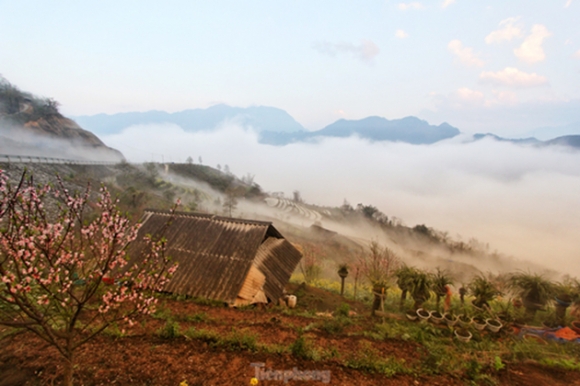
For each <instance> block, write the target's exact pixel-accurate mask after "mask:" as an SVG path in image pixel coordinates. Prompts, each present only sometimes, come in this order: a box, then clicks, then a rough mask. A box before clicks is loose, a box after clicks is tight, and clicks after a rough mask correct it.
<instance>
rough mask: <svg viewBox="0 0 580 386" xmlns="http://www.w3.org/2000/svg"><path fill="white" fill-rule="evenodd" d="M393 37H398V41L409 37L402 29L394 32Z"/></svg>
mask: <svg viewBox="0 0 580 386" xmlns="http://www.w3.org/2000/svg"><path fill="white" fill-rule="evenodd" d="M395 36H396V37H398V38H399V39H405V38H408V37H409V34H408V33H406V32H405V31H403V30H402V29H398V30H397V32H395Z"/></svg>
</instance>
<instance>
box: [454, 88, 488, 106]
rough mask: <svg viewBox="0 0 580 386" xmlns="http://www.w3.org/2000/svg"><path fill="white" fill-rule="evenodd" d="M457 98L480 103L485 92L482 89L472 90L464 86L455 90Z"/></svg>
mask: <svg viewBox="0 0 580 386" xmlns="http://www.w3.org/2000/svg"><path fill="white" fill-rule="evenodd" d="M455 95H456V96H457V98H459V99H460V100H462V101H465V102H470V103H476V104H480V103H481V102H482V101H483V100H484V96H483V93H482V92H480V91H475V90H471V89H469V88H467V87H462V88H460V89H458V90H457V91H456V92H455Z"/></svg>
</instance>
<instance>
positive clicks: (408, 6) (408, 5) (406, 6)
mask: <svg viewBox="0 0 580 386" xmlns="http://www.w3.org/2000/svg"><path fill="white" fill-rule="evenodd" d="M398 7H399V9H400V10H401V11H406V10H408V9H424V8H425V7H424V6H423V4H421V3H419V2H411V3H399V5H398Z"/></svg>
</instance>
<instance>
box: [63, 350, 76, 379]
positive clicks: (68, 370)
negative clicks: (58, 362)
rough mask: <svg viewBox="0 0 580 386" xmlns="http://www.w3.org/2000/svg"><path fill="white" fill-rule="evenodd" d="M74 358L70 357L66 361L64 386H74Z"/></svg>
mask: <svg viewBox="0 0 580 386" xmlns="http://www.w3.org/2000/svg"><path fill="white" fill-rule="evenodd" d="M73 371H74V368H73V356H72V354H70V355H69V358H65V361H64V379H63V383H62V384H63V386H73Z"/></svg>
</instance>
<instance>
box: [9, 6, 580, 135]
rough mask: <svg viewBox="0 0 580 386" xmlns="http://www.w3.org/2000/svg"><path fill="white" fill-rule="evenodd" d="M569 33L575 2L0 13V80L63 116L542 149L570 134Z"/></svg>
mask: <svg viewBox="0 0 580 386" xmlns="http://www.w3.org/2000/svg"><path fill="white" fill-rule="evenodd" d="M578 25H580V0H537V1H533V2H531V1H529V0H528V1H525V0H519V1H518V0H510V1H505V0H479V1H473V0H470V1H468V0H424V1H411V2H408V1H407V2H401V1H388V0H381V1H356V2H353V1H340V0H337V1H332V2H322V1H301V0H298V1H291V2H290V1H287V2H282V1H251V2H249V1H236V0H231V1H222V0H217V1H211V2H210V1H177V0H173V1H171V0H170V1H163V2H161V1H148V0H123V1H118V0H115V1H107V0H102V1H74V0H55V1H50V2H47V1H42V0H0V74H2V75H3V76H4V77H5V78H7V79H8V80H9V81H10V82H12V83H13V84H15V85H17V86H18V87H20V88H21V89H23V90H27V91H31V92H33V93H35V94H39V95H42V96H48V97H52V98H54V99H56V100H58V101H59V102H60V103H61V104H62V106H61V111H62V112H63V113H64V114H65V115H70V116H79V115H92V114H97V113H108V114H112V113H117V112H125V111H147V110H152V109H155V110H165V111H169V112H175V111H181V110H184V109H189V108H206V107H209V106H212V105H214V104H217V103H226V104H229V105H232V106H239V107H247V106H253V105H263V106H274V107H278V108H281V109H284V110H286V111H287V112H288V113H289V114H290V115H292V116H293V117H294V118H295V119H296V120H297V121H298V122H300V123H301V124H302V125H303V126H304V127H305V128H306V129H308V130H317V129H320V128H322V127H324V126H326V125H328V124H330V123H332V122H334V121H336V120H337V119H340V118H346V119H361V118H364V117H367V116H371V115H378V116H382V117H385V118H387V119H397V118H402V117H405V116H409V115H414V116H418V117H420V118H423V119H426V120H428V121H429V122H430V123H433V124H439V123H442V122H448V123H450V124H451V125H453V126H456V127H458V128H459V129H460V130H461V131H462V132H465V133H475V132H494V133H496V134H498V135H502V136H507V137H510V136H522V135H526V134H529V133H536V134H538V136H539V137H542V136H544V137H546V138H547V137H551V136H552V135H551V134H550V132H549V131H548V132H546V130H544V131H541V130H540V131H538V129H542V128H553V130H554V131H553V132H554V133H556V132H558V134H560V132H561V131H562V130H564V132H566V130H572V131H574V130H576V128H578V129H577V131H578V132H579V133H580V28H578ZM575 124H577V125H575ZM570 125H572V126H571V127H569V126H570ZM563 127H567V128H565V129H562V128H563ZM559 128H560V131H558V129H559Z"/></svg>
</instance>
